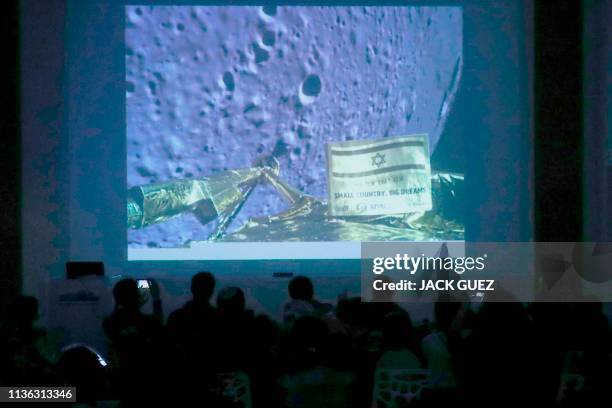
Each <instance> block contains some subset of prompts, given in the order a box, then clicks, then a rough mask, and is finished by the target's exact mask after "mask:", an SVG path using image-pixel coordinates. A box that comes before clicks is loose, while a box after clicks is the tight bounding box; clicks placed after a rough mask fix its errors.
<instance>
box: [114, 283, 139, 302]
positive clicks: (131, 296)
mask: <svg viewBox="0 0 612 408" xmlns="http://www.w3.org/2000/svg"><path fill="white" fill-rule="evenodd" d="M113 298H114V299H115V306H117V307H119V306H121V307H124V308H126V309H138V307H139V306H140V303H139V301H140V298H139V295H138V285H137V284H136V281H135V280H134V279H132V278H126V279H121V280H120V281H119V282H117V283H116V284H115V287H114V288H113Z"/></svg>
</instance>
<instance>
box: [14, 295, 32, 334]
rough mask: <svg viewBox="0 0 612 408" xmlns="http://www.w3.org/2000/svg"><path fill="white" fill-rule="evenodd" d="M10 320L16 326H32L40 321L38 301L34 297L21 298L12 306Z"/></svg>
mask: <svg viewBox="0 0 612 408" xmlns="http://www.w3.org/2000/svg"><path fill="white" fill-rule="evenodd" d="M8 319H9V321H11V322H12V323H13V324H15V325H16V326H20V327H29V326H32V324H34V322H35V321H36V319H38V300H36V298H35V297H34V296H19V297H18V298H17V299H15V301H14V302H13V304H12V305H11V309H10V313H9V316H8Z"/></svg>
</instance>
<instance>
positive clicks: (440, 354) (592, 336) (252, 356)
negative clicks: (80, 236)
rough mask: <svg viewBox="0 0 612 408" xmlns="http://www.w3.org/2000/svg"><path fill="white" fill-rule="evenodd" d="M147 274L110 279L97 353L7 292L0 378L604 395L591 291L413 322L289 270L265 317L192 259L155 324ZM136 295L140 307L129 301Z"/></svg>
mask: <svg viewBox="0 0 612 408" xmlns="http://www.w3.org/2000/svg"><path fill="white" fill-rule="evenodd" d="M149 283H150V289H149V291H144V290H139V288H138V285H137V283H136V281H134V280H132V279H123V280H121V281H119V282H118V283H117V284H116V285H115V287H114V289H113V297H114V299H115V310H114V311H113V313H112V314H111V315H110V316H109V317H108V318H106V319H105V320H104V323H103V325H104V332H105V333H106V335H107V337H108V340H109V359H108V362H109V365H108V367H104V366H103V364H102V363H101V361H100V359H99V358H98V355H97V354H96V353H95V352H93V351H92V350H91V349H89V348H88V347H86V346H85V345H80V346H75V347H71V348H69V349H67V350H64V351H63V353H62V355H61V357H60V358H59V360H58V361H52V360H53V359H50V358H48V357H46V354H45V352H44V343H45V340H44V339H45V337H46V336H45V331H44V330H42V329H40V328H38V327H37V326H36V324H35V322H36V319H37V315H38V304H37V301H36V299H35V298H32V297H25V296H24V297H20V298H19V299H17V301H16V302H15V304H14V306H13V308H12V309H11V313H10V315H9V318H8V319H7V320H6V321H4V322H3V323H2V326H1V327H0V385H3V386H6V385H24V384H27V385H40V386H52V385H67V386H76V387H77V389H78V393H77V396H78V400H79V403H81V404H84V405H86V406H92V407H93V406H96V403H97V402H98V401H100V400H105V399H110V400H119V401H120V404H121V406H143V405H154V404H157V405H159V404H160V403H161V402H160V401H163V400H164V398H170V399H171V400H172V401H175V404H176V405H179V406H192V405H202V406H209V407H214V408H225V407H266V408H268V407H321V406H324V407H332V408H333V407H351V408H353V407H356V408H359V407H363V408H366V407H368V408H371V407H377V408H380V407H390V406H398V407H399V406H415V407H437V406H445V405H457V406H462V405H466V404H467V405H469V406H471V407H478V406H513V407H514V406H517V405H521V404H522V405H530V406H531V405H534V406H557V407H574V406H580V407H582V406H589V407H590V406H600V407H607V406H612V405H611V400H612V399H611V398H610V397H611V396H610V392H609V384H610V383H611V382H612V364H611V363H612V360H611V351H612V349H611V345H612V344H611V342H610V340H611V338H610V325H609V323H608V320H607V317H606V315H605V314H604V313H603V309H602V305H601V304H600V303H597V302H594V301H588V302H585V303H574V304H546V303H536V304H532V305H523V304H520V303H518V302H513V303H507V302H501V303H496V302H493V301H487V302H484V303H482V304H481V305H479V306H477V307H476V308H474V309H473V310H472V308H471V307H470V305H469V304H468V303H466V302H463V301H456V300H455V301H453V300H452V299H446V298H444V299H441V300H440V301H438V302H436V303H435V304H434V305H433V308H434V321H433V323H430V322H429V321H423V322H416V323H413V321H412V319H411V316H410V314H409V313H408V310H409V309H410V304H406V305H403V306H405V307H400V306H399V305H397V304H395V303H390V302H387V303H368V302H363V301H362V300H361V299H360V298H358V297H354V298H349V297H346V296H343V297H341V298H339V299H338V304H337V305H336V307H332V306H331V305H325V304H323V303H321V302H318V301H317V300H315V296H314V286H313V284H312V281H310V279H308V278H306V277H297V278H294V279H292V280H291V282H290V283H289V288H288V289H289V297H290V300H289V303H288V304H287V306H286V307H285V309H284V310H283V312H284V313H283V320H284V323H283V324H278V323H277V322H275V321H274V320H272V319H271V318H270V317H268V316H266V315H255V314H254V313H253V312H252V311H251V310H249V309H248V308H247V305H246V299H245V295H244V292H243V291H242V290H241V289H240V288H238V287H225V288H222V289H221V290H219V292H218V294H217V296H216V306H214V305H213V304H212V303H211V299H212V298H213V294H214V292H215V278H214V276H213V275H212V274H211V273H209V272H200V273H198V274H196V275H195V276H194V277H193V279H192V282H191V292H192V295H193V298H192V299H191V300H189V301H188V302H187V303H185V304H184V305H183V306H182V307H181V308H179V309H178V310H176V311H174V312H173V313H171V314H170V316H169V318H168V322H167V324H166V326H165V327H164V325H163V321H162V313H161V300H160V299H159V288H158V287H157V284H156V283H155V282H154V281H151V280H150V281H149ZM147 296H150V297H151V298H152V300H153V302H154V312H155V313H154V314H153V315H147V314H144V313H142V312H141V306H142V303H143V302H144V301H145V300H146V297H147ZM379 300H380V299H379ZM388 300H391V299H390V298H389V299H388ZM492 300H494V299H492ZM587 300H588V299H587Z"/></svg>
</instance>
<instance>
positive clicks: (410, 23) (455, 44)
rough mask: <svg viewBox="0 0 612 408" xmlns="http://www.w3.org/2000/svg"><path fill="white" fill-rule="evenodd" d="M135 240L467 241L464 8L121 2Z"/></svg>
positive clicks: (131, 241) (159, 244) (168, 243)
mask: <svg viewBox="0 0 612 408" xmlns="http://www.w3.org/2000/svg"><path fill="white" fill-rule="evenodd" d="M125 42H126V59H125V60H126V112H127V187H128V200H127V215H128V216H127V218H128V219H127V228H128V245H129V247H130V248H137V249H140V248H197V247H198V246H201V245H207V244H210V243H217V242H296V241H297V242H313V241H320V242H330V241H396V240H410V241H431V240H462V239H463V236H464V227H463V222H462V215H461V211H460V209H461V208H462V205H463V204H462V203H461V202H460V201H461V199H462V196H461V188H462V183H463V175H462V174H458V173H450V172H448V171H447V169H445V168H432V166H431V164H430V156H431V155H432V154H433V153H434V152H435V150H436V148H437V146H438V144H439V142H440V137H441V135H442V133H443V131H444V129H445V125H446V122H447V118H448V116H449V115H450V114H451V112H452V111H453V107H454V104H453V103H454V99H455V96H456V94H457V90H458V89H459V87H460V83H461V74H462V69H463V61H462V43H463V38H462V9H461V8H460V7H293V6H287V7H271V6H269V7H243V6H239V7H226V6H223V7H208V6H203V7H187V6H152V7H149V6H127V7H126V28H125Z"/></svg>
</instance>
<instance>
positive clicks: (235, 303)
mask: <svg viewBox="0 0 612 408" xmlns="http://www.w3.org/2000/svg"><path fill="white" fill-rule="evenodd" d="M217 308H218V309H219V311H220V312H223V313H240V312H243V311H244V308H245V300H244V293H243V292H242V289H240V288H237V287H233V286H230V287H227V288H223V289H221V290H220V291H219V294H218V295H217Z"/></svg>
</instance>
